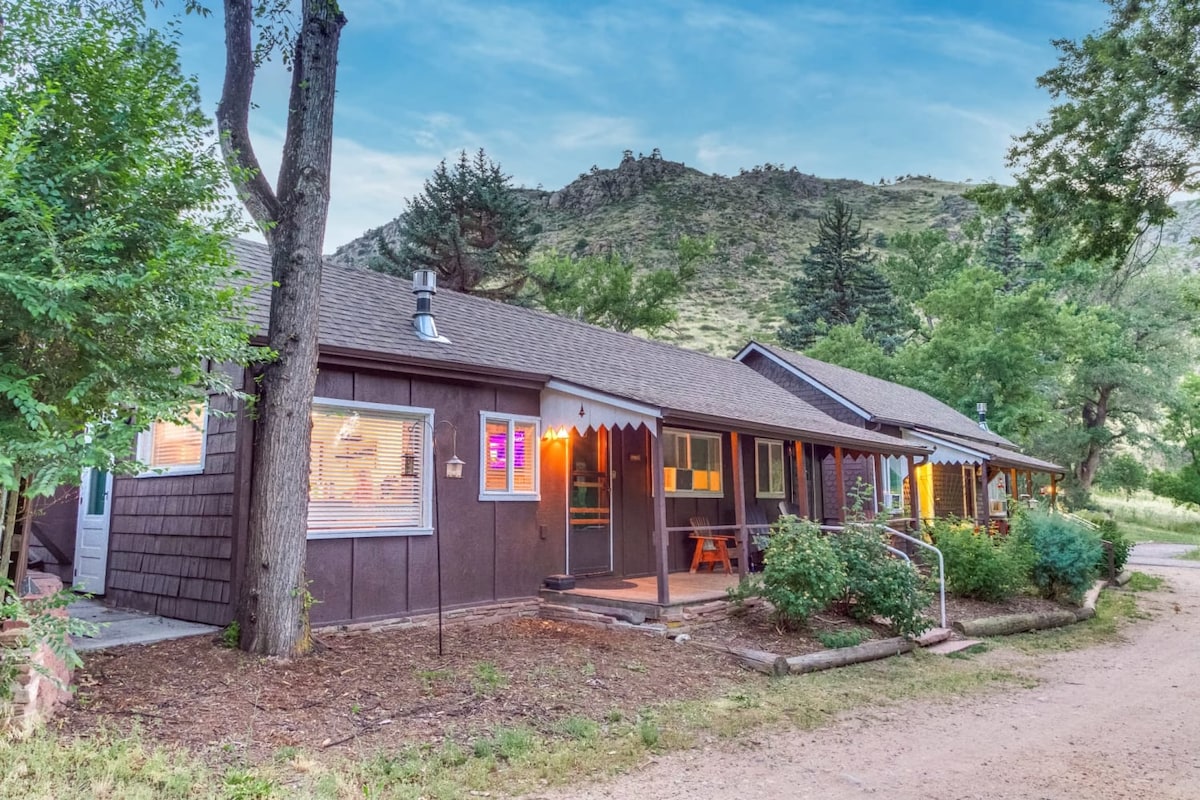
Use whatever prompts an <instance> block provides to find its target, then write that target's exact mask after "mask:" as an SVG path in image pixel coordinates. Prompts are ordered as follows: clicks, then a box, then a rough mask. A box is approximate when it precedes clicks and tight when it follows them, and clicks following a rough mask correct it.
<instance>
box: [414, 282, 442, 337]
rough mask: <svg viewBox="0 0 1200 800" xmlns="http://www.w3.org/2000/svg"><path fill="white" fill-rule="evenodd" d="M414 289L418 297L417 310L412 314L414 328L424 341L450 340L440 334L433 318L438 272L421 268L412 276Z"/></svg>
mask: <svg viewBox="0 0 1200 800" xmlns="http://www.w3.org/2000/svg"><path fill="white" fill-rule="evenodd" d="M412 291H413V294H414V295H416V298H417V310H416V312H415V313H414V314H413V316H412V320H413V322H412V324H413V330H414V331H416V333H417V338H419V339H421V341H424V342H446V343H448V342H449V341H450V340H449V339H447V338H446V337H445V336H440V335H438V330H437V323H436V322H435V321H434V319H433V296H434V295H435V294H437V273H436V272H434V271H433V270H431V269H419V270H417V271H416V272H414V273H413V276H412Z"/></svg>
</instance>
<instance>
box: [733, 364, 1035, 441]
mask: <svg viewBox="0 0 1200 800" xmlns="http://www.w3.org/2000/svg"><path fill="white" fill-rule="evenodd" d="M750 352H759V353H762V354H763V355H765V356H767V357H768V358H771V359H772V360H774V361H775V362H776V363H780V364H782V365H784V366H786V367H788V368H789V369H790V371H791V372H792V374H794V375H796V376H797V377H799V378H801V379H802V380H806V381H808V382H809V383H810V384H814V385H819V386H820V387H823V391H826V392H827V393H829V394H830V396H832V397H835V398H837V399H839V402H842V403H843V404H844V405H846V406H847V408H852V409H859V410H861V411H863V412H866V414H867V415H868V417H869V418H870V419H871V420H872V421H877V422H890V423H895V424H898V425H900V426H901V427H920V428H925V429H927V430H929V431H931V432H938V431H941V432H943V433H948V434H953V435H955V436H958V437H962V438H965V439H976V440H979V441H981V442H989V443H991V444H994V445H999V446H1001V447H1007V448H1015V447H1016V445H1014V444H1013V443H1012V442H1011V441H1009V440H1008V439H1006V438H1004V437H1003V436H1000V435H999V434H996V433H993V432H992V431H988V430H984V429H983V428H980V427H979V424H978V423H977V422H975V421H974V420H972V419H971V418H970V417H968V416H966V415H964V414H961V413H959V412H958V411H955V410H954V409H953V408H951V407H950V406H948V405H946V404H945V403H943V402H942V401H941V400H938V399H936V398H934V397H931V396H930V395H928V394H926V393H925V392H922V391H920V390H919V389H913V388H912V387H909V386H904V385H902V384H899V383H893V382H892V381H885V380H883V379H882V378H875V377H872V376H870V375H865V374H863V373H861V372H857V371H855V370H852V369H849V368H847V367H840V366H837V365H836V364H829V363H827V362H824V361H818V360H817V359H815V358H811V357H809V356H806V355H803V354H801V353H796V352H793V351H791V350H786V349H784V348H782V347H777V346H774V345H765V344H762V343H760V342H750V343H749V344H748V345H746V347H745V348H743V350H742V352H741V353H739V354H738V357H739V358H741V357H744V355H745V354H747V353H750Z"/></svg>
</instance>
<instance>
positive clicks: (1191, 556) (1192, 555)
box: [1175, 547, 1200, 561]
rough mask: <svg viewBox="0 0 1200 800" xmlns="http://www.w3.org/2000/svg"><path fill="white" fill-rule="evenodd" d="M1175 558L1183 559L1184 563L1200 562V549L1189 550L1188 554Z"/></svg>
mask: <svg viewBox="0 0 1200 800" xmlns="http://www.w3.org/2000/svg"><path fill="white" fill-rule="evenodd" d="M1175 557H1176V558H1181V559H1183V560H1184V561H1200V547H1197V548H1196V549H1195V550H1188V551H1187V552H1186V553H1181V554H1180V555H1177V556H1175Z"/></svg>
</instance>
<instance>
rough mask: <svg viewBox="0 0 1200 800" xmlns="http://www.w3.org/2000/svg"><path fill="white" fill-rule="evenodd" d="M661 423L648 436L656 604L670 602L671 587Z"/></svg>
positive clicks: (660, 421)
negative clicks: (669, 581)
mask: <svg viewBox="0 0 1200 800" xmlns="http://www.w3.org/2000/svg"><path fill="white" fill-rule="evenodd" d="M662 435H663V424H662V420H661V419H660V420H658V422H657V424H656V430H655V433H654V435H653V436H651V437H650V471H651V474H652V480H653V481H654V569H655V576H656V578H657V581H658V604H659V605H662V606H665V605H667V604H668V603H670V602H671V587H670V584H669V583H668V580H667V579H668V575H669V572H670V570H669V565H668V564H667V552H668V548H667V545H668V541H667V490H666V488H665V486H664V485H663V450H662Z"/></svg>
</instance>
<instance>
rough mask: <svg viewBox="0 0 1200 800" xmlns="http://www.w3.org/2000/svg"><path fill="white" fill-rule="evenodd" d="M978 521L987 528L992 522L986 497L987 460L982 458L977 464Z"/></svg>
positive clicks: (989, 505) (988, 501)
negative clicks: (980, 462)
mask: <svg viewBox="0 0 1200 800" xmlns="http://www.w3.org/2000/svg"><path fill="white" fill-rule="evenodd" d="M979 492H980V495H979V508H978V511H979V523H980V524H981V525H982V526H983V528H984V530H987V527H988V525H990V524H991V523H992V509H991V502H990V500H989V498H988V462H987V459H984V461H983V463H982V464H980V465H979Z"/></svg>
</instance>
